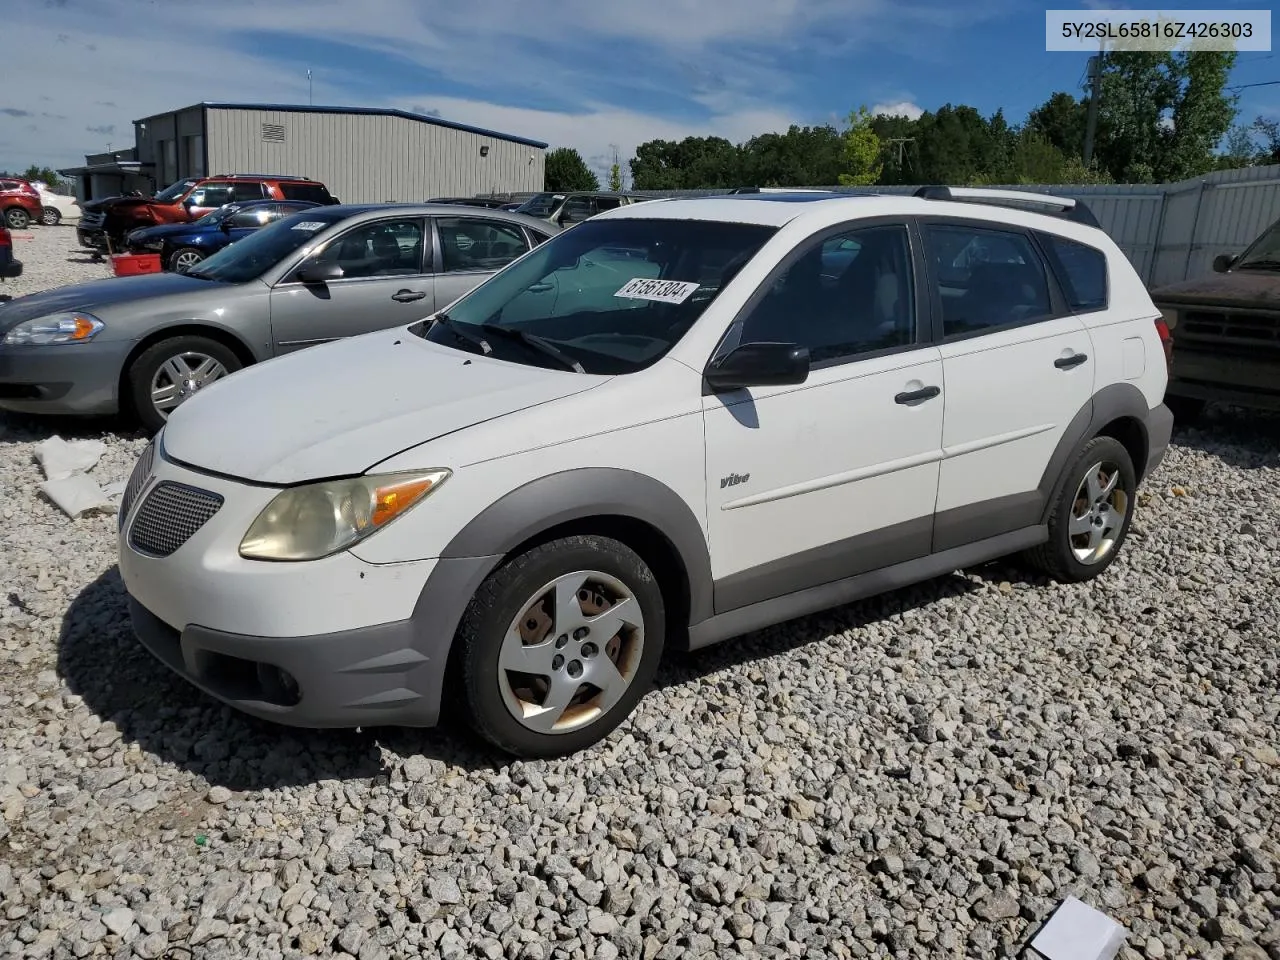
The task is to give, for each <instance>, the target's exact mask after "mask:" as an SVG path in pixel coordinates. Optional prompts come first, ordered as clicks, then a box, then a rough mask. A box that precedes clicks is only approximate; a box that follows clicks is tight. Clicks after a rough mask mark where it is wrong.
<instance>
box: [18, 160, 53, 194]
mask: <svg viewBox="0 0 1280 960" xmlns="http://www.w3.org/2000/svg"><path fill="white" fill-rule="evenodd" d="M22 179H23V180H30V181H31V182H32V183H35V182H36V181H39V182H41V183H44V184H47V185H48V186H49V187H52V188H55V189H56V188H57V187H60V186H61V185H62V177H60V176H58V171H57V170H53V169H51V168H49V167H38V166H36V165H35V164H34V163H33V164H32V165H31V166H29V167H27V169H26V170H24V171H23V173H22Z"/></svg>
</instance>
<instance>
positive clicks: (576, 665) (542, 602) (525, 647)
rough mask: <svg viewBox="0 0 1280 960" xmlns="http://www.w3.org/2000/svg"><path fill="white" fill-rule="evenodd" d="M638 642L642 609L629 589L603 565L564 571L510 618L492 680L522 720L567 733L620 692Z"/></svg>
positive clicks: (636, 662)
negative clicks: (598, 569)
mask: <svg viewBox="0 0 1280 960" xmlns="http://www.w3.org/2000/svg"><path fill="white" fill-rule="evenodd" d="M643 650H644V615H643V614H642V613H641V611H640V603H639V601H638V600H637V599H636V597H635V595H634V594H633V593H632V592H631V591H630V590H628V589H627V587H626V586H625V585H624V584H623V583H622V582H621V581H620V580H618V579H617V578H616V577H613V576H610V575H609V574H607V573H602V572H600V571H597V570H586V571H577V572H574V573H568V574H565V575H563V576H561V577H557V578H556V579H555V580H553V581H551V582H550V583H548V584H546V585H544V586H543V587H542V588H541V589H539V590H538V591H537V592H536V593H534V595H533V596H532V597H530V598H529V600H528V601H527V602H526V603H525V604H524V605H523V606H522V608H521V612H520V614H519V615H518V616H517V617H516V618H515V619H513V620H512V621H511V624H510V625H509V626H508V628H507V632H506V635H505V636H504V637H503V640H502V647H501V651H500V653H499V657H498V671H499V676H498V686H499V689H500V690H501V693H502V699H503V702H504V703H505V704H506V706H507V709H508V710H509V711H510V712H511V715H512V716H513V717H514V718H515V719H516V720H517V721H518V722H519V723H520V724H522V725H523V726H524V727H526V728H528V729H529V730H533V731H535V732H537V733H550V734H558V733H568V732H569V731H571V730H579V729H581V728H582V727H584V726H586V725H588V724H590V723H593V722H594V721H595V720H597V719H598V718H600V717H601V716H603V715H604V714H605V713H607V712H608V711H609V710H610V708H612V707H613V706H614V704H616V703H617V702H618V701H619V700H620V699H621V698H622V696H623V694H624V693H626V691H627V689H628V688H629V687H630V686H631V683H632V681H633V680H634V679H635V676H636V672H637V670H638V669H639V666H640V659H641V654H642V652H643Z"/></svg>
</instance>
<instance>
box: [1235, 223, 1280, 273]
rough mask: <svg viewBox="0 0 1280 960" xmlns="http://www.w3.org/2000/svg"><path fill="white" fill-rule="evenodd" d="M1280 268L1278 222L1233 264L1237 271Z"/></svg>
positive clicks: (1279, 224) (1279, 225) (1279, 232)
mask: <svg viewBox="0 0 1280 960" xmlns="http://www.w3.org/2000/svg"><path fill="white" fill-rule="evenodd" d="M1250 267H1253V268H1255V269H1275V268H1280V220H1277V221H1276V222H1275V223H1273V224H1272V225H1271V229H1270V230H1268V231H1267V232H1266V233H1264V234H1263V235H1262V236H1260V237H1259V238H1258V239H1257V240H1255V241H1253V243H1252V244H1251V245H1250V246H1249V249H1248V250H1246V251H1245V252H1244V253H1242V254H1241V255H1240V259H1239V260H1238V261H1237V262H1236V264H1235V269H1237V270H1247V269H1249V268H1250Z"/></svg>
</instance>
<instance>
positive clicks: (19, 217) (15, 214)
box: [4, 207, 31, 230]
mask: <svg viewBox="0 0 1280 960" xmlns="http://www.w3.org/2000/svg"><path fill="white" fill-rule="evenodd" d="M4 218H5V220H6V221H7V222H8V224H9V229H10V230H25V229H27V225H28V224H29V223H31V217H30V215H29V214H28V213H27V211H25V210H23V209H22V208H21V207H10V208H9V209H8V210H6V211H5V214H4Z"/></svg>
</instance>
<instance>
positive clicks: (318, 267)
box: [297, 260, 342, 284]
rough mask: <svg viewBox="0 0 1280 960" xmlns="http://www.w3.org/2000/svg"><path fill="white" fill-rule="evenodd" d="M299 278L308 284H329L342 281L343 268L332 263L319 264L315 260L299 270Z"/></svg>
mask: <svg viewBox="0 0 1280 960" xmlns="http://www.w3.org/2000/svg"><path fill="white" fill-rule="evenodd" d="M297 277H298V279H299V280H300V281H302V282H303V283H307V284H321V283H329V282H330V281H331V280H341V279H342V267H340V266H338V265H337V264H336V263H333V262H332V261H328V262H325V263H317V262H315V261H314V260H313V261H311V262H309V263H304V264H303V265H302V266H301V267H299V268H298V273H297Z"/></svg>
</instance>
